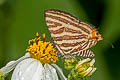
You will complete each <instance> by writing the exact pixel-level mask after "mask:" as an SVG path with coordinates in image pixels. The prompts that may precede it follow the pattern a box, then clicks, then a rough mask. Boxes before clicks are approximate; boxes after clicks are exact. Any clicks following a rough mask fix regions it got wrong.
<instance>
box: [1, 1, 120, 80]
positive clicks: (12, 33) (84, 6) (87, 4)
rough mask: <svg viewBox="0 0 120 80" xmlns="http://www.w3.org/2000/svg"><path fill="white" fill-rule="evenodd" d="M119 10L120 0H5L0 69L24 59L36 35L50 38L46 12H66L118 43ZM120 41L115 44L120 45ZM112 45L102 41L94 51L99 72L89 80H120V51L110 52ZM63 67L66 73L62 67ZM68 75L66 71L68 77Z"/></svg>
mask: <svg viewBox="0 0 120 80" xmlns="http://www.w3.org/2000/svg"><path fill="white" fill-rule="evenodd" d="M2 1H4V0H2ZM119 8H120V0H84V1H83V0H6V2H4V3H3V2H2V4H0V67H2V66H4V65H5V64H6V63H7V62H9V61H11V60H14V59H17V58H19V57H21V56H23V55H24V54H25V50H26V48H27V44H28V40H30V39H32V38H33V37H35V36H34V35H35V33H36V32H39V33H40V34H42V33H46V34H47V36H46V37H47V39H49V37H50V34H49V31H48V29H47V26H46V24H45V20H44V10H47V9H59V10H63V11H66V12H69V13H71V14H73V15H75V16H76V17H78V18H79V19H80V20H82V21H85V22H89V23H91V24H93V25H95V26H96V25H97V27H99V28H100V30H99V32H100V33H102V35H103V36H104V37H105V40H108V41H110V42H112V43H115V42H116V41H117V40H119V41H120V37H119V35H120V23H119V21H120V9H119ZM119 41H118V42H116V43H115V44H119ZM110 46H111V45H109V44H108V43H107V42H105V41H104V40H103V41H101V42H99V43H98V44H97V45H96V46H95V47H94V48H92V49H93V51H94V52H95V54H96V57H95V58H96V67H97V69H98V70H97V72H96V74H95V75H94V76H93V77H91V78H90V79H89V80H119V79H120V69H119V67H120V64H119V65H118V63H119V57H118V56H120V54H119V52H120V49H119V48H116V47H115V49H113V50H115V51H116V52H114V51H113V52H114V53H113V52H111V51H109V50H110V49H109V48H110ZM118 47H119V46H118ZM108 49H109V50H108ZM106 51H107V52H106ZM117 51H119V52H117ZM105 52H106V53H105ZM112 54H113V56H114V57H113V56H112ZM109 56H112V57H109ZM116 57H118V58H116ZM116 59H118V60H116ZM110 60H111V61H110ZM115 62H116V63H115ZM58 64H61V62H60V63H58ZM115 65H117V66H118V68H116V66H115ZM61 67H62V69H63V70H64V68H63V66H61ZM112 71H113V72H116V73H113V72H112ZM64 72H65V71H64ZM67 74H68V73H67V72H65V75H67ZM115 74H116V75H115Z"/></svg>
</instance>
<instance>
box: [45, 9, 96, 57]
mask: <svg viewBox="0 0 120 80" xmlns="http://www.w3.org/2000/svg"><path fill="white" fill-rule="evenodd" d="M45 20H46V24H47V26H48V29H49V31H50V32H51V37H52V38H53V40H54V43H55V44H56V47H57V48H58V50H59V51H60V52H61V53H62V55H64V56H67V55H68V56H73V55H75V56H76V55H77V56H83V57H92V56H94V54H93V52H92V51H90V50H88V48H90V47H92V46H93V43H94V44H95V42H94V41H89V40H88V34H90V33H91V31H92V30H93V29H94V27H92V26H91V25H89V24H87V23H84V22H82V21H80V20H78V19H77V18H76V17H74V16H72V15H71V14H69V13H66V12H63V11H60V10H53V9H50V10H47V11H45Z"/></svg>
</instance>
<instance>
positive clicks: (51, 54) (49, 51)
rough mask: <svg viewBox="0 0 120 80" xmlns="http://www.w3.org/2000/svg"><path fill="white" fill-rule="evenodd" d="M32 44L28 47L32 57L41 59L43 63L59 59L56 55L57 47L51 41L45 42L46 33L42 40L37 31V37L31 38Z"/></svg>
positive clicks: (30, 42)
mask: <svg viewBox="0 0 120 80" xmlns="http://www.w3.org/2000/svg"><path fill="white" fill-rule="evenodd" d="M29 44H30V46H29V47H28V48H27V49H26V51H28V52H29V53H30V55H31V57H32V58H35V59H37V60H40V62H41V63H43V64H44V63H55V62H56V61H57V60H58V57H57V56H56V48H55V47H54V46H53V44H52V43H51V42H45V34H43V41H41V40H40V37H39V34H38V33H36V38H35V39H32V40H29Z"/></svg>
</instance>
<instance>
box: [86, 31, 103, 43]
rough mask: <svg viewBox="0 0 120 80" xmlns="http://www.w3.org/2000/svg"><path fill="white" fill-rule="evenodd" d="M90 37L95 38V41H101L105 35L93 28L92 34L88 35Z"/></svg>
mask: <svg viewBox="0 0 120 80" xmlns="http://www.w3.org/2000/svg"><path fill="white" fill-rule="evenodd" d="M88 38H89V39H90V40H95V41H100V40H103V37H102V36H101V34H99V32H98V31H97V30H96V29H94V30H92V32H91V34H90V35H89V36H88Z"/></svg>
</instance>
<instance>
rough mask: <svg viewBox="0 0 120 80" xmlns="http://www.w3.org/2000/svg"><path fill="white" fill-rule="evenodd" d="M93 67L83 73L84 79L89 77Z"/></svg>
mask: <svg viewBox="0 0 120 80" xmlns="http://www.w3.org/2000/svg"><path fill="white" fill-rule="evenodd" d="M92 69H93V68H92V67H89V68H88V69H87V70H86V71H85V72H83V73H84V74H83V77H85V76H86V75H88V74H89V73H90V72H91V71H92Z"/></svg>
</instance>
